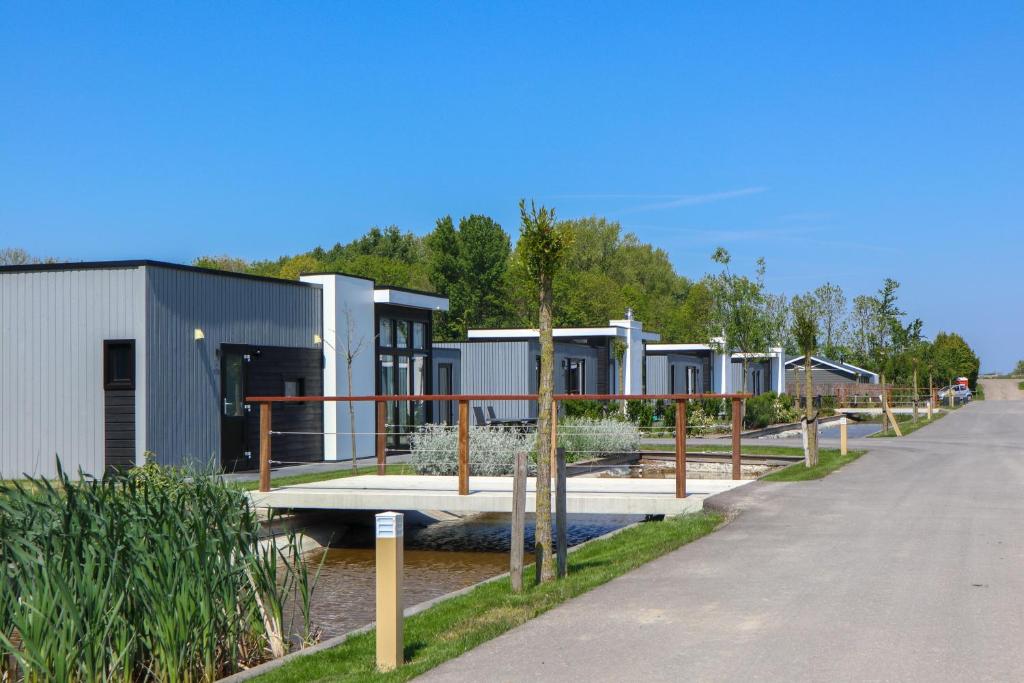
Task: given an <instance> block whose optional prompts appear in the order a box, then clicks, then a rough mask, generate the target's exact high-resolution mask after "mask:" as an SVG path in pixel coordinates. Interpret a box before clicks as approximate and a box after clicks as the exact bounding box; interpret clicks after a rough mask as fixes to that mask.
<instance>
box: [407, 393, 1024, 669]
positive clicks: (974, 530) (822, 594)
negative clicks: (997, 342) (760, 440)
mask: <svg viewBox="0 0 1024 683" xmlns="http://www.w3.org/2000/svg"><path fill="white" fill-rule="evenodd" d="M868 443H870V445H871V447H872V449H873V450H872V451H871V452H869V453H868V454H867V455H865V456H863V457H862V458H861V459H860V460H858V461H857V462H855V463H853V464H851V465H849V466H848V467H846V468H844V469H843V470H840V471H839V472H837V473H835V474H833V475H832V476H830V477H827V478H825V479H823V480H820V481H817V482H805V483H787V484H772V483H767V482H758V483H756V484H753V485H751V486H748V487H743V488H741V489H739V490H737V491H736V492H734V493H733V494H730V495H732V496H733V498H732V500H730V501H725V502H726V503H727V504H728V505H730V506H732V507H733V508H734V509H738V510H740V512H739V515H738V517H737V518H736V519H734V521H732V522H731V523H730V524H729V525H727V526H726V527H725V528H723V529H721V530H719V531H717V532H716V533H714V534H712V535H710V536H707V537H705V538H703V539H701V540H699V541H696V542H694V543H692V544H690V545H688V546H685V547H683V548H681V549H680V550H678V551H675V552H673V553H670V554H669V555H666V556H664V557H662V558H660V559H658V560H656V561H654V562H651V563H649V564H647V565H645V566H643V567H641V568H640V569H637V570H636V571H633V572H631V573H629V574H627V575H625V576H622V577H620V578H618V579H616V580H614V581H612V582H610V583H608V584H606V585H604V586H602V587H600V588H597V589H595V590H593V591H591V592H590V593H587V594H586V595H583V596H581V597H579V598H577V599H575V600H572V601H570V602H568V603H566V604H564V605H562V606H561V607H558V608H556V609H554V610H552V611H551V612H548V613H547V614H545V615H543V616H541V617H539V618H537V619H535V620H533V621H531V622H529V623H527V624H525V625H523V626H521V627H519V628H517V629H515V630H513V631H511V632H509V633H507V634H505V635H503V636H501V637H499V638H496V639H494V640H492V641H490V642H488V643H485V644H484V645H482V646H480V647H479V648H477V649H475V650H473V651H471V652H469V653H467V654H465V655H463V656H462V657H460V658H458V659H456V660H453V661H451V662H449V663H448V664H446V665H443V666H441V667H439V668H437V669H435V670H434V671H432V672H428V673H427V674H426V675H425V676H424V677H423V679H424V680H427V681H470V680H488V681H531V682H533V681H538V680H545V681H552V680H557V681H570V680H571V681H580V680H588V681H641V680H644V681H652V680H653V681H669V680H673V681H675V680H696V681H946V680H951V681H989V680H991V681H1013V680H1024V652H1022V651H1021V643H1022V642H1024V523H1022V521H1024V496H1022V495H1021V494H1022V492H1024V403H1021V402H1003V401H978V402H975V403H973V404H971V405H968V406H966V407H964V408H962V409H961V410H958V411H956V412H954V413H952V414H951V415H948V416H947V417H946V418H945V419H943V420H941V421H939V422H937V423H936V424H934V425H931V426H929V427H926V428H924V429H922V430H920V431H918V432H915V433H914V434H912V435H910V436H908V437H905V438H903V439H871V440H868Z"/></svg>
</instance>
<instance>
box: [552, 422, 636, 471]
mask: <svg viewBox="0 0 1024 683" xmlns="http://www.w3.org/2000/svg"><path fill="white" fill-rule="evenodd" d="M558 445H559V447H561V448H564V449H565V461H566V462H576V461H578V460H590V459H591V458H599V457H601V456H602V455H612V454H616V453H635V452H637V451H638V450H640V430H639V429H638V428H637V426H636V425H634V424H632V423H630V422H625V421H623V420H608V419H605V420H594V419H590V418H586V417H575V418H565V419H564V420H562V421H561V422H559V423H558Z"/></svg>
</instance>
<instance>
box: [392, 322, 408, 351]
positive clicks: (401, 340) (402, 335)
mask: <svg viewBox="0 0 1024 683" xmlns="http://www.w3.org/2000/svg"><path fill="white" fill-rule="evenodd" d="M395 346H396V347H398V348H400V349H404V348H406V347H407V346H409V323H408V322H406V321H405V320H396V321H395Z"/></svg>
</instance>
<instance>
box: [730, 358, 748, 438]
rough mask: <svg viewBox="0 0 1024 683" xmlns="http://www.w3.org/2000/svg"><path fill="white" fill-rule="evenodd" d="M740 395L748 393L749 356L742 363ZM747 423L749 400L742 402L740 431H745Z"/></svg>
mask: <svg viewBox="0 0 1024 683" xmlns="http://www.w3.org/2000/svg"><path fill="white" fill-rule="evenodd" d="M730 370H731V368H730ZM740 393H741V394H745V393H747V354H745V353H744V354H743V360H742V361H740ZM746 421H747V399H743V400H742V401H740V431H741V432H742V431H743V424H744V423H745V422H746Z"/></svg>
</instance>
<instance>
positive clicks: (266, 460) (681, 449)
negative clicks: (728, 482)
mask: <svg viewBox="0 0 1024 683" xmlns="http://www.w3.org/2000/svg"><path fill="white" fill-rule="evenodd" d="M751 396H752V395H751V394H630V395H621V394H555V395H554V396H553V397H552V401H551V403H552V405H551V415H552V434H551V453H550V458H551V463H552V468H551V471H552V473H553V472H554V471H555V466H556V460H557V457H558V456H557V452H558V451H557V443H558V403H559V402H560V401H562V402H564V401H672V402H675V404H676V406H675V410H676V416H675V417H676V428H675V432H676V433H675V469H676V474H675V478H676V497H677V498H685V497H686V402H687V401H689V400H696V399H707V398H710V399H726V400H730V401H732V478H733V479H737V480H738V479H740V433H741V431H742V428H743V425H742V420H741V415H742V401H743V400H744V399H748V398H750V397H751ZM245 400H246V402H247V403H251V404H256V405H258V406H259V414H260V426H259V434H260V491H261V492H268V491H270V465H271V424H272V419H273V414H272V410H273V408H272V406H273V404H275V403H308V402H321V403H327V402H338V401H343V402H347V403H370V402H372V403H375V404H376V407H377V408H376V429H375V431H374V433H375V436H376V443H375V450H376V461H377V474H379V475H384V474H386V473H387V404H388V403H390V402H393V401H394V402H406V401H409V402H420V401H422V402H427V401H440V402H444V401H452V402H458V404H459V424H458V471H459V495H461V496H466V495H469V470H470V468H469V404H470V403H471V402H473V401H537V395H536V394H412V395H401V396H394V395H386V396H248V397H246V399H245Z"/></svg>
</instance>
